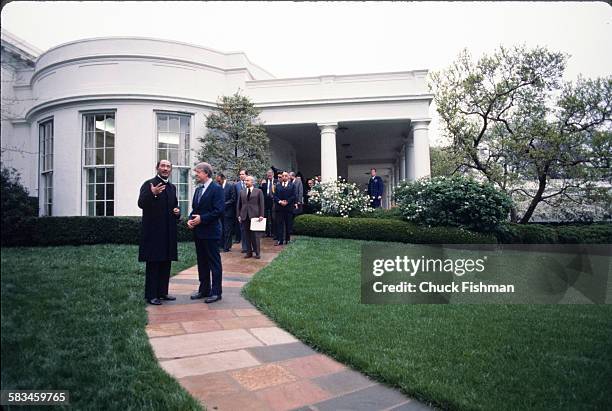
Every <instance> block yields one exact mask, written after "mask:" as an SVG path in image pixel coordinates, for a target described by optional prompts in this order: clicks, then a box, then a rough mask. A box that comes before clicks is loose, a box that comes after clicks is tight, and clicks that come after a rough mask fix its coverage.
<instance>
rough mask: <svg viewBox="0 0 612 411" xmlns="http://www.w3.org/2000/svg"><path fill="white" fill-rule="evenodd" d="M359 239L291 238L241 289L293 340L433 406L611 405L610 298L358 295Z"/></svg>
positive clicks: (547, 407)
mask: <svg viewBox="0 0 612 411" xmlns="http://www.w3.org/2000/svg"><path fill="white" fill-rule="evenodd" d="M363 243H364V242H362V241H354V240H338V239H323V238H308V237H302V238H299V239H297V241H296V242H295V244H293V245H292V246H290V247H288V248H287V249H286V250H285V251H284V252H283V253H282V254H280V255H279V256H278V257H277V258H276V259H275V260H274V261H273V262H272V263H271V264H270V265H269V266H268V267H266V268H265V269H263V270H262V271H260V272H259V273H257V274H256V275H255V276H254V277H253V279H252V280H251V282H250V283H249V284H248V285H247V286H246V287H245V289H244V293H245V295H246V296H247V298H249V299H250V300H251V301H252V302H254V303H255V304H256V305H257V306H258V307H259V308H260V309H262V310H263V311H264V312H265V313H267V314H268V315H269V316H270V317H271V318H273V319H274V320H275V321H277V322H278V323H279V324H280V325H281V326H282V327H283V328H285V329H287V330H289V331H290V332H291V333H293V334H294V335H296V336H297V337H298V338H300V339H301V340H302V341H305V342H306V343H308V344H309V345H311V346H313V347H315V348H317V349H318V350H320V351H323V352H326V353H328V354H330V355H332V356H333V357H335V358H336V359H338V360H339V361H341V362H344V363H346V364H350V365H351V366H353V367H354V368H355V369H358V370H360V371H362V372H364V373H366V374H368V375H371V376H373V377H375V378H376V379H378V380H380V381H383V382H386V383H388V384H390V385H393V386H396V387H399V388H401V389H402V390H403V391H404V392H406V393H407V394H409V395H411V396H414V397H416V398H418V399H420V400H423V401H425V402H429V403H433V404H435V405H436V406H438V407H442V408H445V409H460V410H552V409H554V410H581V409H584V410H587V409H588V410H598V409H601V410H603V409H610V408H609V407H610V404H611V403H612V384H611V383H610V381H612V307H611V306H609V305H607V306H604V305H591V306H589V305H365V304H360V274H359V273H360V259H359V256H360V246H361V244H363Z"/></svg>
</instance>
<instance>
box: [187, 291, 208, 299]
mask: <svg viewBox="0 0 612 411" xmlns="http://www.w3.org/2000/svg"><path fill="white" fill-rule="evenodd" d="M204 297H206V296H205V295H204V293H201V292H199V291H198V292H197V293H195V294H191V296H190V297H189V298H190V299H192V300H199V299H202V298H204Z"/></svg>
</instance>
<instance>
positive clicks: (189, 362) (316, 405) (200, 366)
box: [147, 239, 430, 411]
mask: <svg viewBox="0 0 612 411" xmlns="http://www.w3.org/2000/svg"><path fill="white" fill-rule="evenodd" d="M282 248H283V247H282V246H281V247H274V246H273V245H272V241H270V240H269V239H262V258H261V260H254V259H243V258H242V257H243V256H244V254H241V253H240V252H239V250H240V249H239V247H238V245H237V244H235V245H234V247H233V249H232V252H230V253H222V254H221V255H222V258H223V300H221V301H219V302H216V303H213V304H204V303H203V302H202V300H195V301H192V300H190V299H189V296H190V294H191V293H193V292H195V291H196V290H197V287H198V284H199V283H198V274H197V268H196V267H192V268H190V269H187V270H185V271H182V272H181V273H179V274H178V275H176V276H175V277H173V278H172V279H171V282H170V294H172V295H174V296H176V297H177V300H176V301H172V302H164V305H161V306H148V308H147V310H148V315H149V325H147V334H148V335H149V339H150V342H151V345H152V346H153V350H154V351H155V354H156V356H157V358H158V360H159V362H160V364H161V366H162V367H163V368H164V369H165V370H166V371H167V372H168V373H169V374H170V375H172V376H174V378H176V379H177V380H178V382H179V383H180V384H181V385H182V386H183V387H184V388H185V389H187V391H189V392H190V393H191V394H192V395H193V396H194V397H195V398H197V399H199V400H200V402H201V403H202V404H203V405H204V406H205V407H207V408H208V410H236V411H247V410H258V411H259V410H262V411H263V410H292V409H300V410H320V411H323V410H368V411H370V410H397V411H399V410H406V411H408V410H413V411H416V410H429V409H430V408H428V407H426V406H424V405H423V404H421V403H419V402H417V401H415V400H411V399H410V398H407V397H405V396H404V395H402V394H401V393H399V392H398V391H396V390H392V389H390V388H387V387H385V386H383V385H381V384H379V383H376V382H375V381H372V380H370V379H368V378H366V377H365V376H363V375H361V374H360V373H358V372H356V371H353V370H351V369H349V368H348V367H346V366H345V365H342V364H340V363H338V362H336V361H335V360H333V359H331V358H330V357H327V356H325V355H322V354H319V353H317V352H315V351H313V350H312V349H311V348H309V347H308V346H306V345H304V344H302V343H301V342H299V341H298V340H297V339H295V338H294V337H293V336H292V335H291V334H289V333H287V332H285V331H284V330H282V329H280V328H279V327H277V326H276V324H274V323H273V322H272V321H271V320H269V319H268V318H267V317H266V316H264V315H263V314H261V313H260V312H259V311H258V310H257V309H255V308H254V307H253V305H251V304H250V303H249V302H248V301H246V300H245V299H244V298H243V297H242V296H241V295H240V289H241V288H242V286H243V285H244V284H246V283H247V281H248V280H249V279H250V278H251V277H252V276H253V274H255V273H256V272H257V271H259V270H260V269H261V268H263V267H265V266H266V265H267V264H268V263H269V262H270V261H272V260H273V259H274V258H275V257H276V255H277V254H278V252H280V251H281V249H282Z"/></svg>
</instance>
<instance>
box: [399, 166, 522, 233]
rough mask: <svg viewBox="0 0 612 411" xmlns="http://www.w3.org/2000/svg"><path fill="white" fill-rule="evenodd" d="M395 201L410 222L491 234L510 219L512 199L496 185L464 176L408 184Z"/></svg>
mask: <svg viewBox="0 0 612 411" xmlns="http://www.w3.org/2000/svg"><path fill="white" fill-rule="evenodd" d="M395 200H396V201H397V204H398V206H399V208H400V210H401V211H402V214H403V215H404V217H405V218H406V219H407V220H408V221H412V222H414V223H416V224H421V225H426V226H446V227H463V228H467V229H470V230H475V231H491V230H493V229H495V228H496V227H497V226H498V225H499V224H500V223H501V222H503V221H504V220H506V219H507V217H508V213H509V212H510V207H511V205H512V200H511V199H510V197H509V196H508V195H507V194H505V193H503V192H501V191H499V190H497V189H496V188H495V187H494V186H493V185H492V184H487V183H480V182H478V181H476V180H474V179H471V178H466V177H462V176H453V177H443V176H442V177H434V178H432V179H426V178H423V179H420V180H417V181H411V182H408V181H404V182H402V183H401V184H400V185H399V186H398V187H397V188H396V190H395Z"/></svg>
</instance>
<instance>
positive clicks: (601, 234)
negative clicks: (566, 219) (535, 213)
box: [495, 223, 612, 244]
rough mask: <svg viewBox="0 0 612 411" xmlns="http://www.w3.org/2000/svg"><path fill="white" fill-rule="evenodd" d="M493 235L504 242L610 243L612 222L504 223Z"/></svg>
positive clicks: (611, 239) (611, 241)
mask: <svg viewBox="0 0 612 411" xmlns="http://www.w3.org/2000/svg"><path fill="white" fill-rule="evenodd" d="M495 235H496V236H497V241H499V242H500V243H504V244H611V243H612V224H583V225H558V226H552V225H545V224H513V223H505V224H502V225H500V226H499V227H498V228H497V229H496V230H495Z"/></svg>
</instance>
